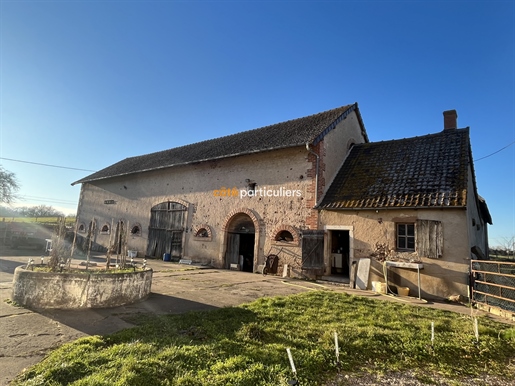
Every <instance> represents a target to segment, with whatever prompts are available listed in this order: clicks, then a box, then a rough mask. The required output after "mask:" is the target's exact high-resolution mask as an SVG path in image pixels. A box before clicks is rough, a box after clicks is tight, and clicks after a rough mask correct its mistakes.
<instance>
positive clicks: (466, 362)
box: [15, 291, 515, 386]
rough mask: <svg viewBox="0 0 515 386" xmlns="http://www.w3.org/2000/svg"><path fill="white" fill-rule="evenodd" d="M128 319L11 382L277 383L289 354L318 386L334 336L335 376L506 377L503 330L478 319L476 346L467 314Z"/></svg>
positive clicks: (339, 302)
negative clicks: (124, 324) (336, 342)
mask: <svg viewBox="0 0 515 386" xmlns="http://www.w3.org/2000/svg"><path fill="white" fill-rule="evenodd" d="M131 321H132V322H133V323H137V324H138V326H137V327H135V328H132V329H127V330H123V331H120V332H118V333H116V334H113V335H110V336H106V337H100V336H94V337H88V338H83V339H79V340H77V341H75V342H73V343H69V344H65V345H63V346H62V347H60V348H58V349H57V350H55V351H53V352H52V353H50V354H49V355H48V356H47V357H46V358H45V359H44V360H43V361H42V362H40V363H39V364H37V365H36V366H34V367H32V368H31V369H29V370H27V371H26V372H25V373H24V374H22V375H21V376H20V377H19V378H18V379H17V381H16V382H15V384H17V385H220V386H222V385H223V386H226V385H248V386H256V385H271V386H272V385H273V386H278V385H287V382H288V380H289V379H291V378H292V373H291V369H290V365H289V361H288V356H287V352H286V348H290V349H291V353H292V356H293V359H294V361H295V365H296V368H297V374H298V380H299V382H300V385H302V386H306V385H323V384H324V382H325V381H326V380H327V379H331V378H332V377H334V376H335V375H336V373H337V372H338V366H337V364H336V363H335V350H334V332H335V331H336V332H337V333H338V336H339V348H340V362H341V363H340V371H344V372H349V373H350V372H359V371H370V372H383V373H384V372H392V371H405V370H413V369H415V371H416V372H417V374H418V375H419V377H420V379H425V380H427V379H431V374H440V375H444V376H446V377H449V378H450V379H454V380H459V378H460V377H461V376H467V375H478V374H481V373H484V372H487V373H489V374H492V375H493V374H495V375H500V376H503V377H506V379H515V367H514V366H515V328H513V327H512V326H508V325H505V324H499V323H495V322H493V321H491V320H489V319H487V318H480V319H479V342H476V339H475V335H474V327H473V326H474V323H473V320H472V319H471V318H470V317H468V316H464V315H460V314H454V313H451V312H445V311H439V310H434V309H429V308H421V307H416V306H410V305H407V304H398V303H392V302H385V301H379V300H375V299H369V298H365V297H358V296H351V295H347V294H344V293H334V292H329V291H314V292H310V293H303V294H298V295H292V296H288V297H276V298H262V299H259V300H257V301H255V302H253V303H250V304H246V305H242V306H239V307H230V308H223V309H218V310H215V311H210V312H193V313H188V314H183V315H170V316H163V317H150V316H145V315H139V316H137V317H135V318H134V319H133V320H131ZM431 322H434V330H435V339H434V344H433V345H432V344H431ZM511 362H514V363H513V364H512V363H511Z"/></svg>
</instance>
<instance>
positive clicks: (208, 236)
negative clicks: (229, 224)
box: [192, 224, 213, 241]
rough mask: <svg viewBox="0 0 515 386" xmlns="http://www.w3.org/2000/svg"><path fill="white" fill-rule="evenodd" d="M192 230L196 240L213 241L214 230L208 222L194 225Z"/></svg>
mask: <svg viewBox="0 0 515 386" xmlns="http://www.w3.org/2000/svg"><path fill="white" fill-rule="evenodd" d="M192 231H193V237H194V238H195V240H202V241H211V240H212V239H213V231H212V230H211V227H210V226H209V225H207V224H199V225H194V226H193V229H192Z"/></svg>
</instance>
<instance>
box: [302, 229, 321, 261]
mask: <svg viewBox="0 0 515 386" xmlns="http://www.w3.org/2000/svg"><path fill="white" fill-rule="evenodd" d="M323 266H324V231H323V230H305V231H303V232H302V267H303V268H320V267H323Z"/></svg>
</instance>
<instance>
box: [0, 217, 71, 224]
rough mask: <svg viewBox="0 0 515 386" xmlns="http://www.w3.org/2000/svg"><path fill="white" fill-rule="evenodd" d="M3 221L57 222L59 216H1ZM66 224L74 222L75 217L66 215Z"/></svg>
mask: <svg viewBox="0 0 515 386" xmlns="http://www.w3.org/2000/svg"><path fill="white" fill-rule="evenodd" d="M1 218H2V221H4V222H25V223H39V224H57V223H58V221H59V219H60V217H1ZM66 224H67V225H73V224H75V217H66Z"/></svg>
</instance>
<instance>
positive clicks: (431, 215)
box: [321, 209, 470, 298]
mask: <svg viewBox="0 0 515 386" xmlns="http://www.w3.org/2000/svg"><path fill="white" fill-rule="evenodd" d="M417 219H420V220H434V221H441V222H442V228H443V257H442V258H441V259H428V258H425V257H420V256H418V255H417V253H416V252H414V253H397V252H395V245H396V239H395V237H396V230H395V223H396V222H403V221H405V222H414V221H416V220H417ZM466 221H467V213H466V211H465V210H459V209H445V210H444V209H442V210H440V209H435V210H433V209H431V210H379V211H378V212H376V211H373V210H370V211H339V212H337V211H322V212H321V224H322V226H324V227H327V226H348V227H352V228H351V229H352V235H353V240H352V241H351V245H352V248H353V251H352V255H353V256H354V259H358V258H360V257H370V256H372V255H373V254H374V252H375V250H376V243H377V242H379V243H386V244H388V246H389V248H390V249H391V250H392V252H391V255H392V256H395V255H399V256H400V257H402V258H405V259H410V258H411V259H413V260H421V261H422V263H423V264H424V269H422V270H421V287H422V297H426V298H431V297H433V298H434V297H444V298H446V297H448V296H450V295H456V294H461V295H463V296H468V266H469V261H470V260H469V259H470V253H469V247H468V234H467V227H466V226H464V225H465V224H466ZM325 261H326V266H327V267H328V270H327V271H326V274H330V269H329V267H330V260H329V255H328V254H327V251H326V256H325ZM372 281H381V282H384V276H383V265H382V263H380V262H378V261H377V260H375V259H374V258H372V264H371V274H370V280H369V288H370V283H371V282H372ZM389 281H390V282H391V281H393V283H394V284H395V285H399V286H404V287H409V288H410V293H411V294H416V293H418V289H417V274H416V271H414V270H408V269H400V268H389Z"/></svg>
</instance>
